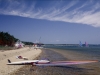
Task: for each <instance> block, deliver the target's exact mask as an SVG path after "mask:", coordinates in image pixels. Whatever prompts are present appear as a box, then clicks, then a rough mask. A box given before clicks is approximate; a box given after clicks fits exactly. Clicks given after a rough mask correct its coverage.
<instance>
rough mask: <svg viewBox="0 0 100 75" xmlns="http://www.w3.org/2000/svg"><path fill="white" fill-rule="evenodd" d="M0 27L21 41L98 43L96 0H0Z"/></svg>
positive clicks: (98, 0) (99, 16) (99, 14)
mask: <svg viewBox="0 0 100 75" xmlns="http://www.w3.org/2000/svg"><path fill="white" fill-rule="evenodd" d="M0 31H4V32H9V33H10V34H12V35H14V36H15V37H16V38H18V39H20V40H21V41H31V42H38V41H39V38H40V37H41V39H40V42H42V43H45V44H78V43H79V41H81V42H82V43H85V41H86V42H87V43H89V44H100V0H0Z"/></svg>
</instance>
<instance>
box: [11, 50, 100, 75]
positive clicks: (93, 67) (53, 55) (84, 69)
mask: <svg viewBox="0 0 100 75" xmlns="http://www.w3.org/2000/svg"><path fill="white" fill-rule="evenodd" d="M44 58H48V59H49V60H50V61H59V60H62V61H64V60H90V59H91V60H93V59H92V58H91V57H89V56H88V57H87V56H84V55H83V54H81V53H75V52H72V51H65V50H56V49H42V53H41V55H40V56H39V57H38V58H37V59H44ZM99 65H100V62H97V63H89V64H82V65H72V66H65V67H39V66H38V67H36V66H34V67H33V69H34V71H30V68H31V66H24V67H22V68H20V69H19V70H17V71H16V72H15V73H13V74H11V75H100V66H99Z"/></svg>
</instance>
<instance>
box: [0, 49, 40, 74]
mask: <svg viewBox="0 0 100 75" xmlns="http://www.w3.org/2000/svg"><path fill="white" fill-rule="evenodd" d="M40 53H41V50H40V49H37V50H36V49H34V48H29V47H25V48H21V49H16V50H6V51H0V75H9V74H11V73H13V72H14V71H16V70H18V69H19V68H21V67H22V66H21V65H19V66H14V65H11V66H9V65H6V64H7V63H8V61H7V59H10V60H11V61H12V62H15V61H22V60H23V59H16V56H18V55H21V56H23V57H27V58H28V59H30V60H31V59H35V58H36V57H37V56H39V55H40Z"/></svg>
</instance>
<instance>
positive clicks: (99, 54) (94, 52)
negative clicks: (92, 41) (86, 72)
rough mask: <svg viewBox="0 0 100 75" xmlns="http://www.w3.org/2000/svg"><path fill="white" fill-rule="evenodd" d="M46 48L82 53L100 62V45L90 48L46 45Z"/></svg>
mask: <svg viewBox="0 0 100 75" xmlns="http://www.w3.org/2000/svg"><path fill="white" fill-rule="evenodd" d="M44 47H45V48H53V49H59V50H66V51H68V50H70V51H74V52H77V53H82V54H85V55H88V56H91V57H93V58H94V59H95V60H98V61H100V45H89V46H88V47H86V46H82V47H80V46H78V45H71V46H68V45H59V44H58V45H53V44H52V45H45V46H44Z"/></svg>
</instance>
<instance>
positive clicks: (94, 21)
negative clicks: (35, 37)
mask: <svg viewBox="0 0 100 75" xmlns="http://www.w3.org/2000/svg"><path fill="white" fill-rule="evenodd" d="M7 3H8V6H7V4H6V5H5V7H3V8H1V9H0V14H5V15H15V16H21V17H28V18H36V19H46V20H51V21H64V22H70V23H80V24H87V25H90V26H93V27H100V21H99V20H100V2H97V3H96V2H95V3H93V1H92V0H91V1H90V4H89V2H85V3H83V4H81V5H80V6H78V7H76V5H77V4H78V3H79V2H78V1H72V2H70V3H69V4H67V5H63V6H62V7H60V8H57V6H53V7H49V8H47V9H46V10H45V9H43V8H36V7H35V3H33V4H31V5H30V7H27V5H26V4H25V2H18V1H14V2H13V1H8V2H7ZM58 6H59V5H58ZM72 7H73V8H72ZM56 41H57V40H56Z"/></svg>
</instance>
